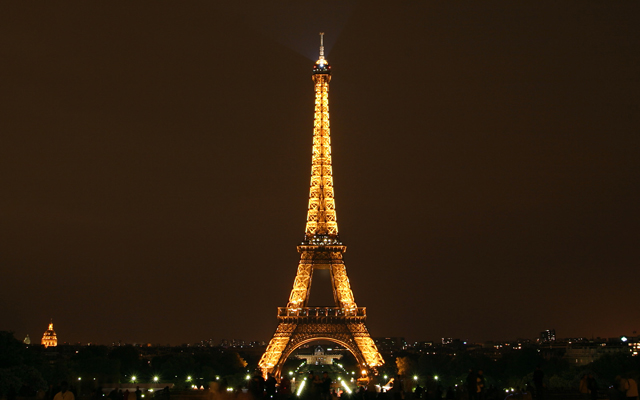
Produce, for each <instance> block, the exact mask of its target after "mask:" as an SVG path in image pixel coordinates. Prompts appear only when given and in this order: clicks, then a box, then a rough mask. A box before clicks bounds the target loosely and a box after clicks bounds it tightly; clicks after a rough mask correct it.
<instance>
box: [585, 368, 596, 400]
mask: <svg viewBox="0 0 640 400" xmlns="http://www.w3.org/2000/svg"><path fill="white" fill-rule="evenodd" d="M587 386H588V387H589V393H590V394H591V400H597V399H598V383H597V382H596V378H594V377H593V374H589V376H587Z"/></svg>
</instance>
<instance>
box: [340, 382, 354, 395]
mask: <svg viewBox="0 0 640 400" xmlns="http://www.w3.org/2000/svg"><path fill="white" fill-rule="evenodd" d="M338 380H339V381H341V382H342V385H343V386H344V390H346V391H347V393H349V394H351V389H349V386H347V383H346V382H345V381H343V380H342V378H338Z"/></svg>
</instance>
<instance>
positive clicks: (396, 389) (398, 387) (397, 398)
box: [391, 375, 404, 400]
mask: <svg viewBox="0 0 640 400" xmlns="http://www.w3.org/2000/svg"><path fill="white" fill-rule="evenodd" d="M391 393H392V395H393V400H402V397H403V393H404V388H403V382H402V376H400V375H396V378H395V379H394V380H393V387H392V388H391Z"/></svg>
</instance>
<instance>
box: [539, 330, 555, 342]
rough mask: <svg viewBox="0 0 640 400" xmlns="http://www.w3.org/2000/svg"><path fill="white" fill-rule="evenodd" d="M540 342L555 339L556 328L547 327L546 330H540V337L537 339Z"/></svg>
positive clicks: (553, 340)
mask: <svg viewBox="0 0 640 400" xmlns="http://www.w3.org/2000/svg"><path fill="white" fill-rule="evenodd" d="M538 340H539V341H540V343H548V342H555V341H556V330H555V329H547V330H546V331H542V332H540V338H539V339H538Z"/></svg>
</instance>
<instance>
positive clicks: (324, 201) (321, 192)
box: [259, 33, 384, 377]
mask: <svg viewBox="0 0 640 400" xmlns="http://www.w3.org/2000/svg"><path fill="white" fill-rule="evenodd" d="M323 39H324V33H320V57H319V59H318V61H316V63H315V64H314V66H313V72H312V77H313V82H314V84H315V93H316V96H315V112H314V118H313V153H312V158H311V188H310V190H309V208H308V211H307V224H306V229H305V236H304V240H303V241H302V243H300V245H299V246H298V253H300V263H299V264H298V273H297V275H296V278H295V280H294V281H293V289H292V290H291V295H290V296H289V302H288V303H287V306H286V307H279V308H278V328H277V329H276V332H275V334H274V335H273V338H272V339H271V341H270V342H269V345H268V346H267V349H266V351H265V353H264V354H263V355H262V358H261V359H260V363H259V367H260V368H261V370H262V372H263V374H264V375H265V376H266V375H267V373H273V374H274V375H275V376H276V377H279V376H280V374H281V372H282V367H283V365H284V362H285V361H286V360H287V358H288V357H289V355H291V353H292V352H293V351H294V350H295V349H297V348H298V347H300V346H302V345H304V344H306V343H309V342H312V341H317V340H329V341H332V342H335V343H338V344H340V345H342V346H344V347H345V348H346V349H348V350H349V351H350V352H351V353H352V354H353V355H354V356H355V358H356V360H357V361H358V364H359V365H360V366H361V367H362V368H363V369H366V370H369V371H370V372H372V373H375V372H376V368H377V367H379V366H381V365H382V364H384V360H383V359H382V356H381V355H380V353H379V352H378V349H377V348H376V345H375V343H374V341H373V339H371V336H369V331H368V330H367V327H366V325H365V319H366V317H367V312H366V308H365V307H358V306H357V305H356V302H355V300H354V297H353V292H352V291H351V286H350V285H349V278H348V277H347V271H346V269H345V265H344V262H343V261H342V255H343V253H344V252H345V251H346V250H347V247H346V246H345V245H344V244H342V242H341V241H340V238H339V237H338V223H337V220H336V207H335V201H334V193H333V176H332V169H331V137H330V134H329V81H330V80H331V66H330V65H329V63H328V62H327V60H325V58H324V43H323ZM320 269H326V270H329V273H330V276H331V286H332V288H333V299H334V302H335V304H334V305H333V306H329V307H308V306H307V303H308V301H309V294H310V292H311V279H312V277H313V272H314V271H315V270H320Z"/></svg>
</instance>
